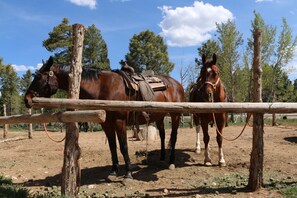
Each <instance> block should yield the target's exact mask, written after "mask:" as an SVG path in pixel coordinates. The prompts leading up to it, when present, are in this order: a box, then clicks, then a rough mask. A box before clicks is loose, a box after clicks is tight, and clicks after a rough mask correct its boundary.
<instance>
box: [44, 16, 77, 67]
mask: <svg viewBox="0 0 297 198" xmlns="http://www.w3.org/2000/svg"><path fill="white" fill-rule="evenodd" d="M48 35H49V38H48V39H46V40H44V41H43V46H44V47H45V48H46V49H47V50H48V51H50V52H54V53H55V54H54V56H55V61H56V63H58V64H64V65H67V64H68V65H69V63H70V61H71V52H72V27H71V25H69V20H68V19H67V18H64V19H63V20H62V22H61V23H60V24H59V25H57V26H55V27H54V28H53V30H52V31H51V32H50V33H48Z"/></svg>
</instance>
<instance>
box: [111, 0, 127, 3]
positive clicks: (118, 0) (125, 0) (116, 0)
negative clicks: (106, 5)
mask: <svg viewBox="0 0 297 198" xmlns="http://www.w3.org/2000/svg"><path fill="white" fill-rule="evenodd" d="M128 1H131V0H110V2H121V3H125V2H128Z"/></svg>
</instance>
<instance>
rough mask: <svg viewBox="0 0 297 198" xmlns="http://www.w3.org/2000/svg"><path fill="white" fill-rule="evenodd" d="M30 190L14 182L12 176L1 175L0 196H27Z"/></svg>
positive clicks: (16, 197)
mask: <svg viewBox="0 0 297 198" xmlns="http://www.w3.org/2000/svg"><path fill="white" fill-rule="evenodd" d="M28 195H29V191H28V190H27V189H25V188H22V187H20V186H17V185H13V184H12V180H11V179H10V178H4V177H3V176H0V197H3V198H27V197H28Z"/></svg>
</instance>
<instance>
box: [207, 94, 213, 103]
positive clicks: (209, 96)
mask: <svg viewBox="0 0 297 198" xmlns="http://www.w3.org/2000/svg"><path fill="white" fill-rule="evenodd" d="M208 102H213V93H212V92H209V93H208Z"/></svg>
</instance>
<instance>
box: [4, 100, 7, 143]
mask: <svg viewBox="0 0 297 198" xmlns="http://www.w3.org/2000/svg"><path fill="white" fill-rule="evenodd" d="M3 115H4V116H6V105H5V104H3ZM7 131H8V125H7V124H4V125H3V138H6V137H7Z"/></svg>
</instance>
